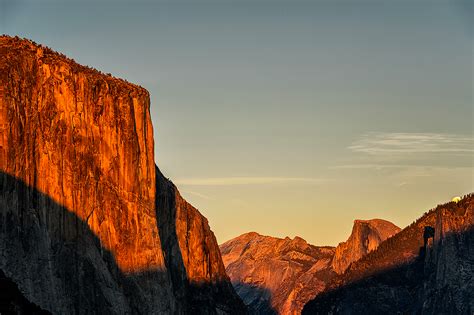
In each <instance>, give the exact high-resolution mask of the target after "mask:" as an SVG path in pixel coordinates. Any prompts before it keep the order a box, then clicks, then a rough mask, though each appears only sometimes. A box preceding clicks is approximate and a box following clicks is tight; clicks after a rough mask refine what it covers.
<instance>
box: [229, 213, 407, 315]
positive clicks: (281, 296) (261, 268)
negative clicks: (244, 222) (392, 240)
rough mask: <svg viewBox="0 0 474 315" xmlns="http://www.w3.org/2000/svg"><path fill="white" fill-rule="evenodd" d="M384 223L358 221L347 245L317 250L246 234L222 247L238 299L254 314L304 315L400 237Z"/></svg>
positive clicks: (299, 241)
mask: <svg viewBox="0 0 474 315" xmlns="http://www.w3.org/2000/svg"><path fill="white" fill-rule="evenodd" d="M399 230H400V229H399V228H398V227H397V226H395V225H394V224H392V223H390V222H388V221H385V220H380V219H373V220H355V221H354V226H353V229H352V233H351V235H350V237H349V239H348V240H347V241H346V242H343V243H341V244H339V245H338V246H337V248H334V247H330V246H314V245H311V244H308V243H307V242H306V241H305V240H303V239H302V238H299V237H295V238H294V239H290V238H288V237H287V238H285V239H280V238H275V237H270V236H262V235H259V234H257V233H255V232H251V233H247V234H243V235H241V236H239V237H236V238H234V239H232V240H230V241H228V242H226V243H224V244H222V245H220V248H221V252H222V257H223V259H224V265H225V266H226V270H227V273H228V275H229V277H230V279H231V280H232V284H233V285H234V287H235V289H236V291H237V293H238V294H239V295H240V297H241V298H242V300H243V301H244V303H245V304H247V305H248V306H249V309H250V311H251V312H253V313H256V314H274V313H278V314H300V313H301V310H302V308H303V306H304V305H305V304H306V302H308V301H309V300H311V299H313V298H314V297H315V296H316V295H317V294H318V293H320V292H322V291H324V290H325V289H326V285H327V284H328V283H330V282H331V281H332V279H334V278H335V277H336V276H337V273H342V272H343V271H344V270H345V269H346V268H347V267H348V266H349V265H350V264H351V263H352V262H354V261H356V260H358V259H359V258H361V257H363V256H364V255H365V254H367V253H368V252H370V251H372V250H374V249H376V248H377V246H378V245H379V243H381V242H382V241H383V240H385V239H387V238H388V237H390V236H392V235H394V234H395V233H397V232H398V231H399Z"/></svg>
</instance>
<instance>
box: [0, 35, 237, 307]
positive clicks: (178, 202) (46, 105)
mask: <svg viewBox="0 0 474 315" xmlns="http://www.w3.org/2000/svg"><path fill="white" fill-rule="evenodd" d="M149 105H150V98H149V94H148V92H147V91H146V90H145V89H143V88H141V87H139V86H136V85H133V84H131V83H128V82H126V81H124V80H120V79H116V78H113V77H112V76H110V75H105V74H102V73H100V72H98V71H96V70H94V69H91V68H88V67H84V66H81V65H79V64H77V63H75V62H74V61H73V60H71V59H68V58H67V57H65V56H64V55H61V54H58V53H55V52H53V51H52V50H50V49H49V48H46V47H43V46H40V45H37V44H35V43H33V42H31V41H28V40H22V39H19V38H11V37H8V36H1V37H0V168H1V173H0V272H1V273H0V274H1V275H3V276H2V277H0V285H2V283H3V284H4V285H7V284H8V285H13V286H14V287H16V288H17V289H18V291H19V292H18V295H17V296H15V298H14V299H13V298H12V299H10V300H9V301H10V302H8V303H6V304H8V307H13V306H12V305H14V304H15V303H13V302H14V301H23V300H22V298H23V299H24V300H26V301H28V303H31V305H34V306H35V307H38V308H39V309H42V310H44V311H47V312H51V313H57V314H66V313H68V314H70V313H76V314H85V313H97V314H99V313H100V314H126V313H146V314H152V313H189V312H194V313H210V314H213V313H244V312H245V308H244V305H243V304H242V302H241V301H240V300H239V298H238V297H237V295H236V294H235V292H234V290H233V289H232V287H231V285H230V282H229V279H228V277H227V276H226V274H225V271H224V266H223V263H222V260H221V257H220V253H219V249H218V246H217V242H216V240H215V237H214V235H213V233H212V232H211V230H210V228H209V225H208V224H207V220H206V219H205V218H204V217H203V216H202V215H201V214H200V213H199V212H198V211H197V210H196V209H194V208H193V207H192V206H190V205H189V204H187V203H186V202H185V201H184V200H183V199H182V198H181V197H180V195H179V193H178V192H177V190H176V188H175V187H174V185H172V184H171V183H170V182H169V181H168V180H167V179H166V178H164V177H163V175H161V173H160V172H159V171H158V170H157V168H156V167H155V162H154V160H155V158H154V140H153V129H152V124H151V118H150V111H149ZM170 187H172V188H170ZM2 279H4V280H2ZM6 281H8V283H7V282H6ZM13 300H14V301H13ZM12 301H13V302H12ZM12 303H13V304H12ZM16 304H18V303H16ZM16 304H15V305H16ZM20 304H21V303H20ZM25 305H26V304H25ZM17 306H18V305H17ZM197 306H199V308H196V307H197ZM0 307H1V306H0ZM18 307H19V306H18ZM25 307H28V306H25Z"/></svg>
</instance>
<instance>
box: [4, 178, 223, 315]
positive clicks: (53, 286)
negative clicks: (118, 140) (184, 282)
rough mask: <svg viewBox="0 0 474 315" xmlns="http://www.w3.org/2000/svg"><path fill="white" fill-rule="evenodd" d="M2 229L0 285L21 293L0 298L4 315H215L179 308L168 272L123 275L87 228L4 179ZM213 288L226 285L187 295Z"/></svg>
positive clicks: (205, 308)
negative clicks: (43, 313)
mask: <svg viewBox="0 0 474 315" xmlns="http://www.w3.org/2000/svg"><path fill="white" fill-rule="evenodd" d="M0 223H1V224H0V270H2V271H3V273H4V274H3V275H1V276H2V278H1V281H0V285H3V286H4V287H5V286H7V287H8V288H10V287H11V288H14V287H16V288H17V290H18V292H17V293H18V294H17V293H15V291H9V292H6V291H3V290H2V291H0V301H5V302H4V303H2V304H1V305H0V307H2V309H0V312H1V313H2V314H4V313H7V314H8V312H9V311H10V309H11V307H15V310H17V309H20V310H22V309H23V310H27V313H30V312H29V310H32V313H41V311H43V310H44V311H48V312H51V313H54V314H125V313H133V314H153V313H168V314H171V313H177V314H183V313H188V312H191V310H193V311H194V312H193V313H199V314H216V313H217V310H216V309H215V308H213V306H214V305H212V304H211V305H207V304H206V303H208V302H209V301H203V303H202V304H201V306H202V308H201V309H198V308H190V306H189V305H187V304H186V303H184V304H182V305H180V300H179V299H175V298H174V296H173V291H176V290H175V288H174V284H175V282H173V285H170V283H171V281H170V279H169V278H170V275H169V273H168V272H166V270H143V271H140V272H133V273H124V272H122V271H121V270H120V269H119V267H118V265H117V263H116V261H115V258H114V256H113V255H112V253H111V252H110V251H108V250H107V249H105V248H103V247H102V246H101V241H100V239H99V238H98V237H97V236H96V235H95V234H94V233H93V232H92V231H91V230H90V228H89V226H88V225H87V223H85V222H84V221H82V220H81V219H80V218H79V217H77V216H76V215H75V214H74V213H72V212H71V211H69V210H68V209H67V208H65V207H63V206H62V205H60V204H58V203H57V202H55V201H54V200H52V199H51V198H50V197H49V196H47V195H45V194H43V193H41V192H39V191H38V190H36V189H34V188H32V187H29V186H27V185H26V184H25V183H24V182H23V181H21V180H19V179H17V178H15V177H13V176H11V175H8V174H6V173H3V172H0ZM165 255H166V253H165ZM166 256H168V255H166ZM169 269H171V268H169ZM176 283H177V282H176ZM213 285H216V286H217V287H219V286H220V285H222V284H220V283H218V282H217V283H215V284H203V285H200V286H192V290H191V291H190V293H189V294H196V295H199V292H201V290H214V288H213ZM11 292H13V293H14V295H13V296H12V295H11ZM35 305H37V306H35ZM17 313H18V312H17ZM20 313H21V312H20Z"/></svg>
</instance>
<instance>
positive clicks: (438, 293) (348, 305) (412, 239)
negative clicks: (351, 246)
mask: <svg viewBox="0 0 474 315" xmlns="http://www.w3.org/2000/svg"><path fill="white" fill-rule="evenodd" d="M473 262H474V195H472V194H471V195H467V196H465V197H464V198H463V199H462V200H460V201H459V202H457V203H455V202H450V203H447V204H443V205H439V206H438V207H436V208H435V209H433V210H431V211H429V212H427V213H425V214H424V215H423V216H422V217H421V218H419V219H418V220H417V221H415V222H414V223H412V224H411V225H409V226H408V227H406V228H404V229H403V230H402V231H400V232H399V233H398V234H396V235H395V236H393V237H391V238H389V239H387V240H386V241H384V242H382V243H381V244H380V245H379V247H378V248H377V249H376V250H374V251H372V252H370V253H369V254H367V255H366V256H364V257H362V258H361V259H360V260H358V261H356V262H355V263H353V264H351V265H350V267H349V268H348V269H347V270H346V272H345V273H343V274H341V275H340V276H338V277H336V278H334V279H333V281H331V283H330V284H328V289H327V290H326V291H325V292H324V293H322V294H320V295H318V296H317V297H316V298H315V299H313V300H312V301H310V302H308V303H307V304H306V305H305V307H304V309H303V314H472V312H473V311H474V282H473V281H472V276H473V275H474V264H473Z"/></svg>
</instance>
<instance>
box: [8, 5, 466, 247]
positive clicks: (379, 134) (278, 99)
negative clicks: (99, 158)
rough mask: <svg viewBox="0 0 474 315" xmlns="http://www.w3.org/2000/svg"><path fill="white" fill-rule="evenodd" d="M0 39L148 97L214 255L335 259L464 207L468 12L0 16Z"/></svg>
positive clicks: (78, 8)
mask: <svg viewBox="0 0 474 315" xmlns="http://www.w3.org/2000/svg"><path fill="white" fill-rule="evenodd" d="M0 33H6V34H9V35H19V36H21V37H27V38H30V39H33V40H34V41H36V42H38V43H42V44H45V45H47V46H50V47H51V48H53V49H55V50H57V51H60V52H62V53H64V54H66V55H67V56H69V57H72V58H74V59H75V60H76V61H78V62H79V63H81V64H86V65H90V66H93V67H95V68H97V69H99V70H102V71H103V72H110V73H112V74H113V75H115V76H118V77H123V78H126V79H127V80H128V81H130V82H135V83H138V84H140V85H142V86H144V87H145V88H147V89H148V90H149V91H150V93H151V100H152V104H151V110H152V117H153V124H154V130H155V150H156V152H155V153H156V161H157V164H158V165H159V166H160V168H161V169H162V171H163V172H164V173H165V174H166V175H167V176H168V177H170V178H171V179H172V180H173V181H174V182H175V183H176V184H177V186H178V187H179V189H180V191H181V193H182V194H183V195H184V196H185V198H186V199H187V200H188V201H190V202H191V203H192V204H193V205H194V206H196V207H197V208H199V210H200V211H201V212H202V213H203V214H204V215H205V216H206V217H207V218H208V219H209V222H210V224H211V227H212V229H213V231H214V232H215V234H216V236H217V238H218V241H219V242H224V241H226V240H228V239H230V238H232V237H235V236H237V235H239V234H242V233H245V232H248V231H256V232H259V233H262V234H266V235H272V236H279V237H284V236H290V237H294V236H295V235H298V236H301V237H303V238H305V239H306V240H307V241H309V242H310V243H313V244H318V245H331V244H332V245H334V244H337V243H338V242H340V241H343V240H345V239H346V238H347V236H348V234H349V233H350V229H351V226H352V223H353V220H354V219H369V218H375V217H377V218H383V219H388V220H390V221H392V222H394V223H395V224H397V225H399V226H401V227H404V226H405V225H407V224H409V223H410V222H412V221H413V220H414V219H416V218H417V217H419V216H420V215H421V214H422V213H423V212H425V211H426V210H428V209H430V208H432V207H434V206H435V205H436V204H438V203H441V202H445V201H448V200H449V199H451V198H452V197H453V196H455V195H462V194H465V193H469V192H472V191H474V171H473V170H474V169H473V162H474V140H473V121H474V116H473V8H472V2H471V1H469V0H467V1H463V0H456V1H450V0H413V1H408V0H373V1H372V0H365V1H364V0H362V1H357V0H352V1H349V0H345V1H343V0H332V1H329V0H328V1H326V0H320V1H318V0H315V1H298V0H296V1H290V0H288V1H272V0H260V1H258V0H257V1H239V0H235V1H231V0H220V1H217V0H216V1H198V0H195V1H180V0H178V1H130V2H129V3H127V2H125V1H104V0H102V1H72V0H63V1H59V0H58V1H39V0H37V1H33V0H31V1H26V0H14V1H13V0H12V1H10V0H0Z"/></svg>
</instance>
